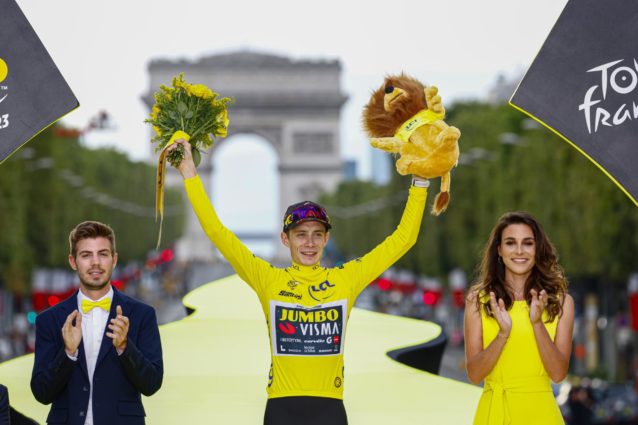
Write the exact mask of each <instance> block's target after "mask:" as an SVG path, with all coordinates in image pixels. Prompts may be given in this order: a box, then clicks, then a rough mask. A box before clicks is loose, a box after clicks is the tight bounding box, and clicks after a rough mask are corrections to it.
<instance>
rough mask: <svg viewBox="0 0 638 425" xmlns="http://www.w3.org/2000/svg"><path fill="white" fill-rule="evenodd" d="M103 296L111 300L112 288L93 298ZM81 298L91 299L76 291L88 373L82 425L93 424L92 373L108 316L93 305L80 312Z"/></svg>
mask: <svg viewBox="0 0 638 425" xmlns="http://www.w3.org/2000/svg"><path fill="white" fill-rule="evenodd" d="M104 298H111V301H112V300H113V288H110V289H109V292H108V293H107V294H106V295H104V296H103V297H102V298H100V299H98V300H95V301H100V300H103V299H104ZM82 300H89V301H93V300H92V299H90V298H89V297H87V296H86V295H84V294H83V293H82V291H79V292H78V311H79V312H80V313H82V342H83V343H84V355H85V356H86V368H87V371H88V374H89V382H90V383H91V385H90V393H89V407H88V409H87V411H86V420H85V421H84V425H93V373H94V372H95V363H96V362H97V356H98V354H99V353H100V346H101V345H102V338H103V337H104V329H106V321H107V320H108V318H109V312H108V311H105V310H104V309H102V308H99V307H95V308H93V309H92V310H91V311H89V312H88V313H83V312H82Z"/></svg>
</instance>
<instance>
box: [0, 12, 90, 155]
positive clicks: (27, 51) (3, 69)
mask: <svg viewBox="0 0 638 425" xmlns="http://www.w3.org/2000/svg"><path fill="white" fill-rule="evenodd" d="M51 19H54V18H53V17H51ZM78 106H79V103H78V100H77V99H76V98H75V96H74V95H73V92H72V91H71V89H70V88H69V86H68V85H67V83H66V81H64V78H63V77H62V74H60V71H59V70H58V68H57V67H56V66H55V63H54V62H53V60H52V59H51V56H49V54H48V53H47V51H46V49H45V48H44V45H43V44H42V42H41V41H40V39H39V38H38V36H37V35H36V33H35V31H34V30H33V28H32V27H31V25H30V24H29V21H28V20H27V18H26V17H25V16H24V14H23V13H22V11H21V10H20V8H19V7H18V5H17V3H16V2H15V1H14V0H0V163H2V162H3V161H4V160H5V159H6V158H7V157H9V155H11V154H12V153H13V152H14V151H16V150H17V149H18V148H20V147H21V146H22V145H24V144H25V143H27V142H28V141H29V140H31V139H32V138H33V137H34V136H35V135H37V134H38V133H39V132H41V131H42V130H44V129H45V128H47V127H48V126H50V125H51V124H53V123H54V122H56V121H57V120H59V119H60V118H62V117H63V116H64V115H66V114H67V113H69V112H70V111H72V110H74V109H75V108H77V107H78Z"/></svg>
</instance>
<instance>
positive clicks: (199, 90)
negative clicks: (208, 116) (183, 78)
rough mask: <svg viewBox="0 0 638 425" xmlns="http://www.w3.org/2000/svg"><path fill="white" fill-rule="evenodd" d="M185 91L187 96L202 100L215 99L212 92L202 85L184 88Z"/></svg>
mask: <svg viewBox="0 0 638 425" xmlns="http://www.w3.org/2000/svg"><path fill="white" fill-rule="evenodd" d="M186 91H187V92H188V94H190V95H192V96H197V97H201V98H202V99H212V98H213V97H215V94H214V93H213V91H212V90H211V89H209V88H208V87H206V86H205V85H203V84H195V85H191V86H190V87H188V88H186Z"/></svg>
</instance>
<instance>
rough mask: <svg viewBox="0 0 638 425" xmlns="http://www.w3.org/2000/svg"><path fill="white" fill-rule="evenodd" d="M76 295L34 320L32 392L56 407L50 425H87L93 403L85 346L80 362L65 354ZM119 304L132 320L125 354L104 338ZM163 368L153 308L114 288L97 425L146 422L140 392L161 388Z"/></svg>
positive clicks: (99, 368)
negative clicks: (67, 326) (65, 338)
mask: <svg viewBox="0 0 638 425" xmlns="http://www.w3.org/2000/svg"><path fill="white" fill-rule="evenodd" d="M77 295H78V293H77V292H76V293H75V294H74V295H73V296H71V297H69V298H68V299H67V300H65V301H62V302H61V303H59V304H57V305H55V306H53V307H51V308H50V309H48V310H46V311H43V312H42V313H40V314H39V315H38V317H37V319H36V322H35V326H36V339H35V363H34V365H33V374H32V375H31V391H32V392H33V395H34V396H35V398H36V399H37V400H38V401H39V402H40V403H43V404H49V403H52V406H51V411H50V412H49V416H48V417H47V423H49V424H68V425H84V420H85V419H86V412H87V408H88V404H89V387H90V383H89V376H88V373H87V366H86V357H85V354H84V344H83V343H80V347H79V353H78V359H77V361H73V360H71V359H69V357H68V356H67V355H66V352H65V351H64V341H63V339H62V326H63V325H64V322H65V321H66V318H67V316H68V315H69V314H71V312H73V310H76V309H77V308H78V301H77ZM117 305H120V306H121V307H122V313H123V314H124V316H126V317H128V318H129V331H128V342H127V345H126V349H125V350H124V352H123V353H122V355H119V356H118V354H117V351H116V350H115V347H114V346H113V340H112V339H111V338H109V337H107V336H106V332H109V331H110V330H109V328H108V323H110V319H112V318H114V317H115V315H116V314H115V308H116V306H117ZM163 376H164V366H163V363H162V345H161V342H160V336H159V329H158V327H157V318H156V316H155V310H153V308H152V307H150V306H148V305H146V304H144V303H141V302H139V301H137V300H135V299H133V298H131V297H128V296H126V295H124V294H123V293H122V292H120V291H118V290H117V289H115V288H113V300H112V302H111V311H110V313H109V318H108V322H107V327H106V328H105V335H104V336H103V338H102V345H101V346H100V351H99V354H98V358H97V361H96V364H95V372H94V374H93V423H94V424H95V425H113V424H118V425H120V424H121V425H138V424H144V416H145V412H144V407H143V406H142V400H141V396H140V393H141V394H144V395H146V396H150V395H152V394H154V393H155V392H156V391H157V390H159V389H160V387H161V386H162V378H163Z"/></svg>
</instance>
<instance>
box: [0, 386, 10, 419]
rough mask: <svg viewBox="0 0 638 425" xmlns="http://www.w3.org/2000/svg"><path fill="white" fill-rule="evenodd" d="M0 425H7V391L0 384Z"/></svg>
mask: <svg viewBox="0 0 638 425" xmlns="http://www.w3.org/2000/svg"><path fill="white" fill-rule="evenodd" d="M0 425H9V390H7V387H5V386H4V385H2V384H0Z"/></svg>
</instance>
